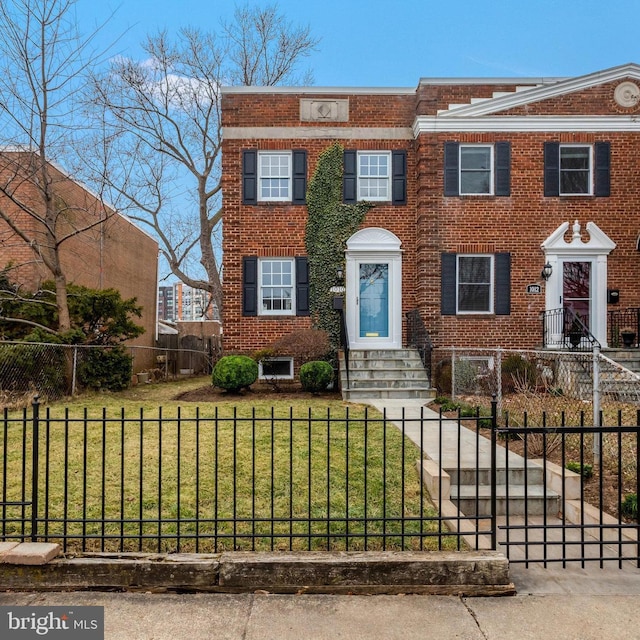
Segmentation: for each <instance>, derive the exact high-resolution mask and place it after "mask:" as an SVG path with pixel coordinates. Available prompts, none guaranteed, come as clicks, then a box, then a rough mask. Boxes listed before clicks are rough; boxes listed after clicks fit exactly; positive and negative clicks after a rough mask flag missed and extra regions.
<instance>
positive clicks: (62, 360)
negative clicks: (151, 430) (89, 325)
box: [0, 341, 220, 408]
mask: <svg viewBox="0 0 640 640" xmlns="http://www.w3.org/2000/svg"><path fill="white" fill-rule="evenodd" d="M202 346H203V348H202V349H197V350H196V349H183V348H181V349H169V348H154V347H140V346H124V352H125V353H126V354H128V355H129V357H130V362H131V365H130V367H129V365H128V364H127V370H126V371H121V372H120V373H121V375H122V376H124V379H125V380H127V381H129V380H131V381H132V382H137V381H140V382H147V381H148V382H151V381H160V380H169V379H176V378H178V377H179V376H185V375H197V374H205V373H210V372H211V370H212V367H213V364H214V363H215V362H216V360H217V359H218V358H219V357H220V349H219V344H218V341H203V345H202ZM122 348H123V347H122V346H121V345H118V346H116V347H108V346H89V345H59V344H46V343H25V342H0V407H1V408H4V407H8V408H14V407H23V406H27V405H28V403H29V402H30V401H31V399H32V398H33V397H34V396H35V395H38V396H40V398H42V399H43V400H57V399H60V398H62V397H63V396H66V395H74V394H76V393H78V392H81V391H83V390H84V389H85V388H87V386H88V384H87V379H88V377H89V375H88V374H89V373H90V374H91V376H90V377H91V379H92V380H93V381H95V380H96V379H98V381H99V378H100V371H97V370H96V365H95V362H96V358H92V354H95V352H96V350H102V351H103V352H109V351H113V350H114V349H122ZM92 369H93V370H92ZM133 374H135V377H133ZM105 375H106V374H105Z"/></svg>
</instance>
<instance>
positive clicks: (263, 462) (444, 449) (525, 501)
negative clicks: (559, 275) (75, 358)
mask: <svg viewBox="0 0 640 640" xmlns="http://www.w3.org/2000/svg"><path fill="white" fill-rule="evenodd" d="M1 421H2V422H1V427H0V462H1V464H2V466H1V468H0V492H1V494H0V516H1V521H0V538H1V539H5V540H33V541H57V542H61V544H62V545H63V548H64V549H65V550H67V551H157V552H174V551H175V552H185V551H194V552H216V551H222V550H345V551H348V550H354V551H355V550H378V549H380V550H460V549H468V548H477V549H490V548H501V549H503V550H504V551H505V552H506V554H507V555H508V557H509V559H510V561H512V562H523V563H526V564H529V563H538V562H541V563H544V564H545V565H546V564H547V563H561V564H562V565H563V566H564V565H566V564H567V563H571V562H579V563H581V564H582V565H584V563H586V562H592V561H597V562H599V563H600V564H601V565H604V563H608V564H610V563H617V564H618V566H622V564H623V563H624V562H625V561H626V560H631V561H633V563H634V565H635V566H640V549H639V547H638V521H637V520H638V519H637V495H638V493H639V489H640V486H639V480H638V463H639V460H640V454H639V451H640V426H638V425H640V411H638V415H637V421H636V425H623V424H622V413H621V412H619V413H618V416H617V420H609V422H610V423H611V422H613V423H614V424H613V425H609V426H604V427H599V428H595V427H593V426H591V425H590V424H589V420H588V418H586V417H585V415H584V414H582V416H581V417H580V420H579V421H578V422H577V423H573V424H569V423H567V421H566V420H565V417H564V414H563V413H559V414H556V413H554V414H545V415H542V416H541V417H540V419H539V420H537V421H536V420H534V419H533V417H532V416H528V415H527V414H524V415H523V416H520V417H519V418H518V419H516V418H515V417H513V416H508V415H505V416H498V413H497V403H496V402H494V403H493V404H492V405H491V407H487V408H485V409H484V410H481V409H477V410H475V411H474V412H473V413H472V415H467V414H465V415H463V413H462V412H461V411H460V410H458V412H457V413H455V414H449V415H443V414H442V413H440V414H439V415H437V414H434V413H432V412H430V411H429V410H427V409H423V410H422V411H421V412H419V414H418V415H416V414H412V415H411V416H409V415H406V414H405V412H404V410H403V411H402V414H401V415H394V416H387V415H386V414H384V415H383V416H382V417H381V416H380V415H379V414H378V413H377V412H374V411H369V410H366V409H363V410H360V409H359V408H357V407H356V408H349V407H347V408H345V409H344V410H343V411H342V410H341V411H337V412H335V411H329V410H327V409H324V410H319V409H308V410H307V411H305V412H304V413H303V414H299V413H295V412H294V409H289V411H288V412H285V413H279V414H277V413H276V412H275V410H273V409H272V410H271V411H270V412H269V413H268V414H257V413H256V410H255V409H253V410H249V412H248V413H247V412H242V411H241V410H239V409H235V410H233V412H232V414H231V415H221V414H220V413H219V412H218V410H217V409H216V410H214V412H213V414H210V415H204V414H203V413H202V412H201V411H200V410H199V409H192V410H182V409H178V410H175V411H173V412H172V413H171V414H169V413H168V412H166V411H163V410H162V408H159V409H158V410H157V411H153V412H151V411H146V410H143V409H140V410H139V412H137V413H136V414H135V415H131V414H126V412H125V411H124V410H122V411H120V412H119V413H118V414H117V415H113V414H108V412H107V410H106V409H103V410H102V411H100V412H97V413H94V412H89V411H88V410H85V411H84V412H83V414H82V415H80V416H78V415H71V414H70V412H69V410H68V409H59V410H57V409H56V410H54V409H52V408H43V407H40V405H39V404H38V403H37V402H36V403H34V405H33V407H32V408H31V409H30V410H24V411H22V412H20V413H9V412H8V411H6V410H5V412H4V414H3V415H2V417H1ZM421 452H422V453H421Z"/></svg>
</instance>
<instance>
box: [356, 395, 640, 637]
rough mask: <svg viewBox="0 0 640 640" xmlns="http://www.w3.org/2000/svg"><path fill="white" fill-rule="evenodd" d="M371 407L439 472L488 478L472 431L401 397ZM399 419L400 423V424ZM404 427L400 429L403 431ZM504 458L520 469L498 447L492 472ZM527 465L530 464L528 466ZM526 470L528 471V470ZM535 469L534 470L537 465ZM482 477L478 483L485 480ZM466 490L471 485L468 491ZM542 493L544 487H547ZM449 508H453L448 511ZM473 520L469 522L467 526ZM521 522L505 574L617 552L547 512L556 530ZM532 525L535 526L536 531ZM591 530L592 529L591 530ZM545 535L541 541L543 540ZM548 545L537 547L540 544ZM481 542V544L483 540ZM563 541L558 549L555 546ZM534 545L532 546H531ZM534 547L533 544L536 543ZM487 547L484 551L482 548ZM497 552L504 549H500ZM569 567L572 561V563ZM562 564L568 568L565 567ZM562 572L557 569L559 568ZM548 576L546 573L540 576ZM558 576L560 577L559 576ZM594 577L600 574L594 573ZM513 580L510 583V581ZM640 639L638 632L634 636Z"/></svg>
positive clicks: (485, 448) (486, 448)
mask: <svg viewBox="0 0 640 640" xmlns="http://www.w3.org/2000/svg"><path fill="white" fill-rule="evenodd" d="M367 402H368V403H369V404H370V405H371V406H373V407H375V408H376V409H378V411H380V412H381V413H384V414H385V415H386V418H387V420H389V421H390V422H392V423H394V424H395V425H396V426H397V427H398V428H399V429H402V428H404V432H405V434H406V436H407V437H408V438H409V439H410V440H411V441H412V442H414V443H415V444H416V445H417V446H418V447H422V450H423V452H424V453H425V454H426V456H427V457H428V458H430V459H431V460H434V461H435V462H436V463H439V465H440V467H441V468H443V469H460V470H461V471H462V472H463V473H464V470H465V469H474V468H476V467H477V468H479V469H481V470H485V471H486V472H487V475H488V470H489V469H490V468H491V442H490V441H489V440H488V439H487V438H484V437H482V436H480V437H479V438H478V437H477V434H476V432H475V431H472V430H471V429H467V428H465V427H462V426H459V425H458V422H457V420H443V421H442V429H440V428H439V425H438V423H437V422H435V421H434V420H437V419H438V417H439V414H438V413H436V412H435V411H433V410H432V409H430V408H429V407H428V406H425V404H424V401H423V400H420V399H415V400H414V399H407V400H389V399H381V400H378V399H376V400H369V401H367ZM421 417H423V418H424V420H425V422H424V423H423V425H422V427H421V423H420V418H421ZM403 418H404V421H403ZM403 424H404V427H403ZM507 455H508V460H509V469H510V470H512V471H513V470H517V469H522V468H523V467H524V463H525V461H524V459H523V458H522V457H521V456H519V455H517V454H515V453H513V452H507V451H506V449H504V448H503V447H501V446H498V447H497V451H496V462H497V465H498V468H500V467H503V468H504V465H505V461H506V459H507ZM530 464H532V463H530ZM529 468H531V467H529ZM538 469H539V467H538ZM487 481H488V480H487V478H486V477H485V480H484V482H487ZM470 488H471V489H472V490H473V489H475V488H474V487H470ZM547 490H548V489H547ZM543 491H544V490H543V488H542V486H540V487H537V488H536V487H531V486H530V487H529V493H530V496H534V495H536V494H537V493H540V494H541V493H543ZM454 508H455V507H454ZM472 522H473V519H472V518H471V519H470V520H469V523H472ZM505 524H506V519H505V518H504V517H498V543H499V544H500V543H504V542H505V540H506V535H507V534H506V531H505V529H501V528H500V525H505ZM524 524H525V519H524V517H522V516H517V515H514V514H512V515H510V517H509V525H510V526H512V527H513V526H518V525H524ZM526 524H527V525H528V526H529V530H528V531H527V532H526V535H527V536H528V541H529V544H528V545H527V546H526V547H525V546H524V545H519V544H517V543H518V542H520V541H522V540H523V539H524V535H525V532H524V528H523V529H521V530H517V529H515V530H511V531H509V536H510V538H509V554H508V555H509V557H510V558H511V560H512V563H511V565H510V571H511V572H512V573H513V571H514V569H515V568H516V567H520V566H521V565H520V564H517V563H514V562H513V561H514V560H515V561H517V562H519V561H522V560H523V559H530V560H532V561H535V560H539V559H542V558H548V559H549V560H551V563H550V564H548V566H549V567H553V566H555V564H554V563H553V559H554V558H556V559H557V558H562V557H563V554H564V557H565V558H570V557H572V556H573V557H574V558H579V557H581V555H582V554H584V556H585V557H593V558H599V557H600V554H602V557H605V558H611V559H614V558H617V557H618V556H619V554H620V547H619V546H618V545H616V543H615V535H616V534H615V530H612V531H611V532H610V537H611V538H613V539H614V541H613V542H611V543H609V544H607V543H603V544H602V545H601V544H594V543H593V542H594V539H593V538H589V537H588V535H586V536H585V535H584V534H582V535H583V538H582V540H581V537H580V535H581V532H580V531H579V529H577V528H574V529H570V528H568V529H565V528H562V527H561V526H560V525H562V524H563V523H562V521H561V520H560V519H559V518H555V517H553V515H552V514H551V513H548V514H547V518H546V524H547V525H557V528H555V529H553V528H551V527H545V526H544V524H545V522H544V521H543V518H542V517H541V516H535V515H532V514H531V513H530V515H529V516H528V518H527V521H526ZM480 526H481V527H483V526H484V527H486V526H488V522H487V521H486V520H484V521H480ZM536 527H538V528H536ZM594 531H595V530H594ZM543 536H545V538H543ZM585 539H586V540H587V541H591V544H589V542H587V544H581V542H583V541H584V540H585ZM545 540H546V541H547V542H549V543H552V544H546V545H545V544H543V543H544V541H545ZM485 542H486V541H485ZM563 542H564V543H565V544H564V545H563V544H561V543H563ZM534 543H535V544H534ZM538 543H539V544H538ZM485 548H489V547H485ZM502 550H503V551H505V555H506V549H505V547H504V546H503V547H502ZM622 551H623V553H624V554H625V555H627V556H629V555H635V554H636V553H637V547H636V545H635V544H625V545H623V546H622ZM574 564H575V563H574ZM586 564H587V566H588V565H589V564H594V566H597V567H599V563H598V562H595V561H589V562H587V563H586ZM567 566H571V563H569V564H568V565H567ZM605 568H606V570H607V571H611V572H613V575H619V574H620V571H624V572H630V573H632V574H638V575H639V576H640V569H638V568H637V567H636V565H635V563H634V562H630V561H626V562H624V563H623V566H622V568H621V569H620V568H618V563H617V561H613V560H608V561H605ZM560 571H561V572H562V569H560ZM597 572H602V569H599V568H598V569H597ZM534 574H535V572H534V573H531V572H527V573H525V574H523V575H528V576H531V575H534ZM543 575H548V573H546V574H543ZM559 575H562V573H560V574H559ZM598 575H601V573H600V574H598ZM514 582H515V580H514ZM638 637H640V631H639V632H638Z"/></svg>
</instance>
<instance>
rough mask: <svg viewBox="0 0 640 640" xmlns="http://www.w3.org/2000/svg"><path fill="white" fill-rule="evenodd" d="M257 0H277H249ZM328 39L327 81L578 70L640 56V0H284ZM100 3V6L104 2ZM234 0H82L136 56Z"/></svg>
mask: <svg viewBox="0 0 640 640" xmlns="http://www.w3.org/2000/svg"><path fill="white" fill-rule="evenodd" d="M247 4H249V5H253V4H259V5H264V4H269V3H267V2H264V1H263V2H259V1H256V0H249V1H248V3H247ZM277 4H278V6H279V8H280V10H281V12H282V13H283V14H285V15H286V16H287V17H288V19H289V20H290V21H291V22H293V23H297V24H304V25H306V24H309V25H310V26H311V28H312V31H313V33H314V35H315V36H317V37H319V38H320V39H321V42H320V44H319V47H318V51H317V52H316V53H315V54H314V55H313V56H312V57H311V58H309V60H308V66H309V68H311V69H312V70H313V72H314V76H315V84H317V85H319V86H402V87H413V86H415V85H416V84H417V83H418V80H419V79H420V78H421V77H442V76H445V77H461V76H462V77H464V76H472V77H477V76H491V77H495V76H534V77H537V76H574V75H582V74H586V73H591V72H593V71H598V70H601V69H606V68H609V67H612V66H616V65H618V64H624V63H627V62H640V47H639V42H640V32H639V30H638V24H639V23H640V20H639V18H640V2H638V0H609V1H608V2H606V1H604V0H437V1H436V0H395V1H393V0H392V1H389V0H306V1H305V0H302V1H301V0H280V1H279V2H277ZM97 5H98V6H97ZM233 7H234V2H233V1H228V0H224V1H223V0H126V2H122V3H121V4H118V3H117V2H115V1H114V0H109V1H108V2H106V3H104V4H103V3H97V2H96V1H95V0H78V4H77V11H78V16H79V19H80V25H81V29H82V30H83V31H85V32H87V31H90V30H91V29H92V27H93V26H94V25H95V23H96V22H101V21H103V20H104V19H105V18H106V17H107V16H108V14H109V13H110V12H111V11H115V12H116V13H115V17H114V18H113V19H112V20H111V21H110V23H109V24H108V26H107V27H106V29H105V31H104V32H103V34H102V39H103V41H104V42H107V41H109V42H111V41H113V40H115V39H116V37H117V36H118V35H119V34H122V33H124V32H125V31H126V33H124V35H123V36H122V37H121V39H120V40H119V42H118V43H117V45H116V47H115V51H117V52H118V53H121V54H124V55H128V56H131V57H134V58H136V57H139V56H140V55H141V52H140V49H139V44H140V42H141V41H142V40H143V39H144V37H145V35H146V34H147V33H150V32H151V33H154V32H156V31H158V30H160V29H167V30H169V31H170V32H171V31H174V30H177V29H178V28H179V27H181V26H193V25H198V26H200V27H202V28H203V29H211V30H215V29H217V27H218V25H219V22H220V19H221V18H229V17H230V16H231V15H232V13H233Z"/></svg>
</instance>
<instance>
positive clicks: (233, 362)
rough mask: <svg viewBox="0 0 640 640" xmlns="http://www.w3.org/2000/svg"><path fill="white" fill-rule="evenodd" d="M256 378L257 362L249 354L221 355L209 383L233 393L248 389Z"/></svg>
mask: <svg viewBox="0 0 640 640" xmlns="http://www.w3.org/2000/svg"><path fill="white" fill-rule="evenodd" d="M257 379H258V363H257V362H256V361H255V360H254V359H253V358H250V357H249V356H223V357H222V358H220V360H218V362H217V363H216V366H215V367H214V368H213V373H212V374H211V383H212V384H213V386H214V387H220V388H221V389H226V390H227V391H231V392H233V393H237V392H238V391H240V389H248V388H249V387H250V386H251V385H252V384H253V383H254V382H255V381H256V380H257Z"/></svg>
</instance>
